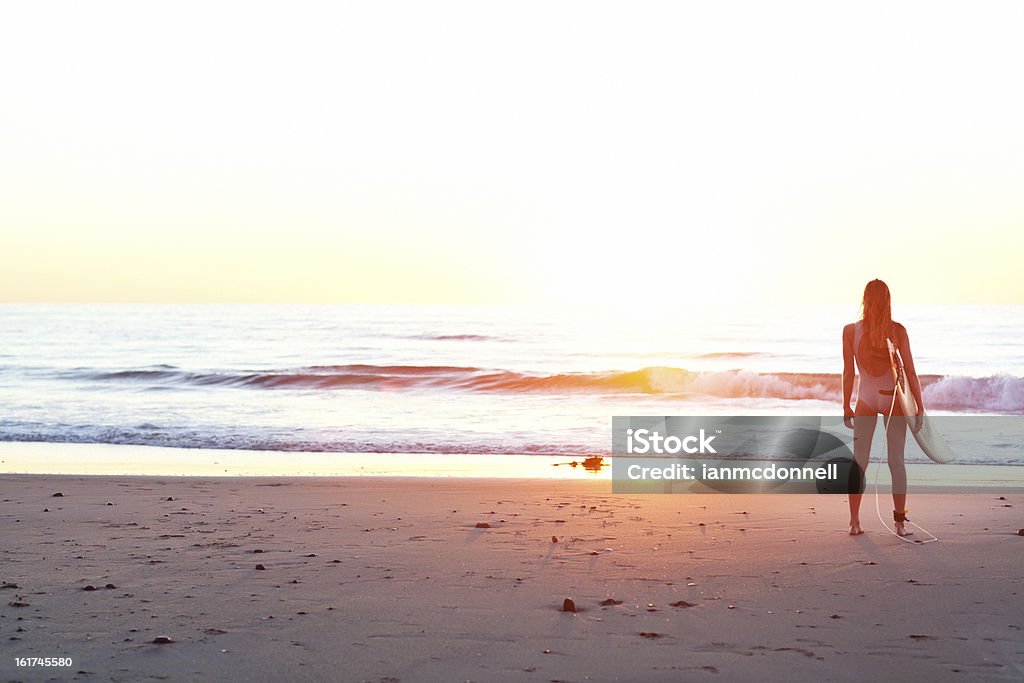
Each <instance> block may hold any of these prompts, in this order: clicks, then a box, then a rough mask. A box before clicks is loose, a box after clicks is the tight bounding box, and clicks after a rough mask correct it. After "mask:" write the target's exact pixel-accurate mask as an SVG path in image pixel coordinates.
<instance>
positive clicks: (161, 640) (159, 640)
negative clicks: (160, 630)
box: [153, 636, 174, 645]
mask: <svg viewBox="0 0 1024 683" xmlns="http://www.w3.org/2000/svg"><path fill="white" fill-rule="evenodd" d="M173 642H174V639H173V638H171V637H170V636H157V637H156V638H154V639H153V644H154V645H168V644H170V643H173Z"/></svg>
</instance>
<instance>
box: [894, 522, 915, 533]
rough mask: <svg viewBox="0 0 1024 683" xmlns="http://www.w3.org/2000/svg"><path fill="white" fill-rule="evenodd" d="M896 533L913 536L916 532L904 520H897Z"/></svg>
mask: <svg viewBox="0 0 1024 683" xmlns="http://www.w3.org/2000/svg"><path fill="white" fill-rule="evenodd" d="M896 535H897V536H913V535H914V532H913V531H909V530H908V529H907V527H906V525H904V524H903V522H896Z"/></svg>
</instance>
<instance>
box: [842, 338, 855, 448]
mask: <svg viewBox="0 0 1024 683" xmlns="http://www.w3.org/2000/svg"><path fill="white" fill-rule="evenodd" d="M853 353H854V351H853V325H847V326H846V327H844V328H843V422H844V423H845V424H846V426H847V427H849V428H850V429H853V408H851V407H850V400H851V399H852V398H853V379H854V370H853Z"/></svg>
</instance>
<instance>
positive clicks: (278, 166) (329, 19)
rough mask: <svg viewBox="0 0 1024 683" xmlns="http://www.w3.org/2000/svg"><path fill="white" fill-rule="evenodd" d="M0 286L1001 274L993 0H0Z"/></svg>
mask: <svg viewBox="0 0 1024 683" xmlns="http://www.w3.org/2000/svg"><path fill="white" fill-rule="evenodd" d="M0 25H2V26H3V27H4V28H3V38H2V40H0V60H2V62H0V63H2V64H3V67H0V68H2V72H0V73H2V76H0V78H2V86H3V88H2V91H0V92H2V95H0V97H2V106H0V301H297V302H302V301H310V302H471V301H472V302H476V301H522V302H534V301H543V300H577V301H603V300H607V299H615V300H620V301H621V300H625V299H628V298H630V297H637V296H648V297H650V296H655V297H663V296H682V297H685V296H688V295H689V293H690V292H692V291H694V284H695V283H696V284H697V285H698V287H697V290H698V291H699V293H700V296H701V297H703V298H711V299H716V300H721V301H731V300H734V299H750V298H753V299H758V300H763V299H782V300H786V301H809V302H810V301H849V300H851V299H856V298H857V296H858V295H859V293H860V290H861V288H862V287H863V284H864V282H865V281H866V280H867V279H870V278H873V277H882V278H884V279H886V280H887V281H889V283H890V285H891V286H892V287H893V290H894V293H896V294H897V295H898V296H899V297H900V299H901V300H903V301H908V300H913V301H937V302H961V301H979V302H1024V278H1022V277H1020V275H1019V262H1020V259H1021V256H1022V255H1024V190H1022V188H1024V126H1022V125H1021V122H1022V121H1024V90H1022V88H1021V87H1020V69H1021V65H1022V64H1024V41H1021V40H1020V36H1021V35H1024V5H1021V4H1019V3H1014V2H1007V3H984V4H977V3H958V4H953V5H945V4H943V3H934V2H928V3H856V4H848V5H846V6H844V7H842V8H840V7H838V6H836V5H834V4H833V3H815V2H809V3H802V4H779V3H750V4H748V5H738V4H728V5H726V4H724V3H690V4H685V5H683V4H681V3H667V4H664V5H662V4H644V5H643V6H642V8H641V7H638V4H637V3H621V4H620V5H618V6H609V5H604V4H597V3H591V2H584V3H547V2H542V3H506V4H502V5H498V4H496V3H481V2H466V3H457V4H454V3H436V2H428V3H408V4H395V3H352V4H341V5H338V6H335V5H334V4H322V5H321V4H304V3H280V4H278V5H277V6H276V8H274V9H266V7H265V6H264V5H255V4H251V3H237V4H228V3H168V4H162V5H156V4H152V3H139V2H125V3H103V2H100V3H77V4H71V3H68V4H59V5H51V4H43V3H8V4H6V5H5V6H4V8H3V9H2V10H0Z"/></svg>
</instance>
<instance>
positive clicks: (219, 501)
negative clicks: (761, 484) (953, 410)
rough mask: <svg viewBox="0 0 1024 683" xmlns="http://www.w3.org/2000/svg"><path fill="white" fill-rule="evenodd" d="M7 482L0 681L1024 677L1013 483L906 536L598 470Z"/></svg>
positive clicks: (923, 503)
mask: <svg viewBox="0 0 1024 683" xmlns="http://www.w3.org/2000/svg"><path fill="white" fill-rule="evenodd" d="M0 487H2V495H0V520H2V528H3V529H4V532H3V543H2V544H0V553H2V561H0V580H2V585H3V588H2V593H3V595H2V598H3V600H2V604H0V638H2V640H0V642H2V644H3V645H2V650H3V657H2V659H0V672H2V675H3V680H10V681H21V680H23V681H33V680H115V681H137V680H152V679H161V680H195V679H199V678H204V679H211V680H257V681H264V680H266V681H271V680H343V681H420V680H425V681H432V680H439V681H441V680H444V681H456V680H458V681H462V680H472V681H530V680H535V681H586V680H598V681H602V680H620V681H677V680H708V681H715V680H765V679H772V680H775V679H777V680H795V681H807V680H815V681H818V680H835V681H845V680H849V681H854V680H865V679H874V680H1021V678H1022V677H1024V637H1022V629H1024V618H1022V614H1024V580H1022V578H1021V575H1020V553H1021V544H1022V543H1024V538H1021V537H1018V536H1017V535H1016V531H1017V529H1018V528H1020V527H1021V526H1024V517H1022V516H1021V509H1022V508H1024V496H1021V495H1006V496H1005V498H1006V500H1001V499H1000V497H999V495H998V494H958V495H930V496H917V497H912V498H911V500H910V504H909V507H910V510H911V515H910V516H911V519H913V520H916V521H918V522H919V523H920V524H922V525H924V526H925V527H927V528H928V529H929V530H930V531H931V532H932V533H934V534H936V535H937V536H938V537H939V538H940V539H941V541H940V542H938V543H933V544H929V545H910V544H907V543H903V542H901V541H900V540H898V539H896V538H894V537H893V536H891V535H889V534H888V533H887V532H886V531H885V530H884V529H883V528H882V526H881V524H880V523H879V522H878V519H877V518H876V517H875V513H874V510H873V508H874V501H873V498H872V497H870V496H869V497H866V498H865V509H864V514H863V519H864V521H865V526H866V529H867V533H866V534H865V535H863V536H861V537H858V538H851V537H849V536H847V535H846V533H845V522H846V505H845V498H844V497H842V496H830V497H826V496H798V495H791V496H781V495H762V496H753V495H746V496H737V495H704V496H698V495H647V496H640V495H633V496H629V495H613V494H612V493H611V485H610V482H608V481H589V482H588V481H570V480H544V479H519V480H508V479H467V478H439V477H434V478H416V477H330V478H326V477H320V478H315V477H308V478H284V477H277V478H273V477H265V478H237V477H235V478H227V477H224V478H213V477H130V476H44V475H2V476H0ZM58 493H59V494H63V495H59V496H58V495H55V494H58ZM887 509H888V508H887V507H884V508H883V510H884V511H885V510H887ZM483 525H486V526H483ZM90 586H91V587H92V588H94V589H95V590H93V589H90ZM565 598H570V599H571V600H572V601H573V603H574V605H575V608H576V612H575V613H573V612H567V611H563V602H564V600H565ZM162 637H165V638H168V639H170V640H171V641H172V642H169V643H163V644H160V643H155V642H154V640H157V639H160V638H162ZM18 657H70V658H72V660H73V664H72V665H71V666H69V667H35V668H27V667H18V666H17V665H16V660H15V658H18Z"/></svg>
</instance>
